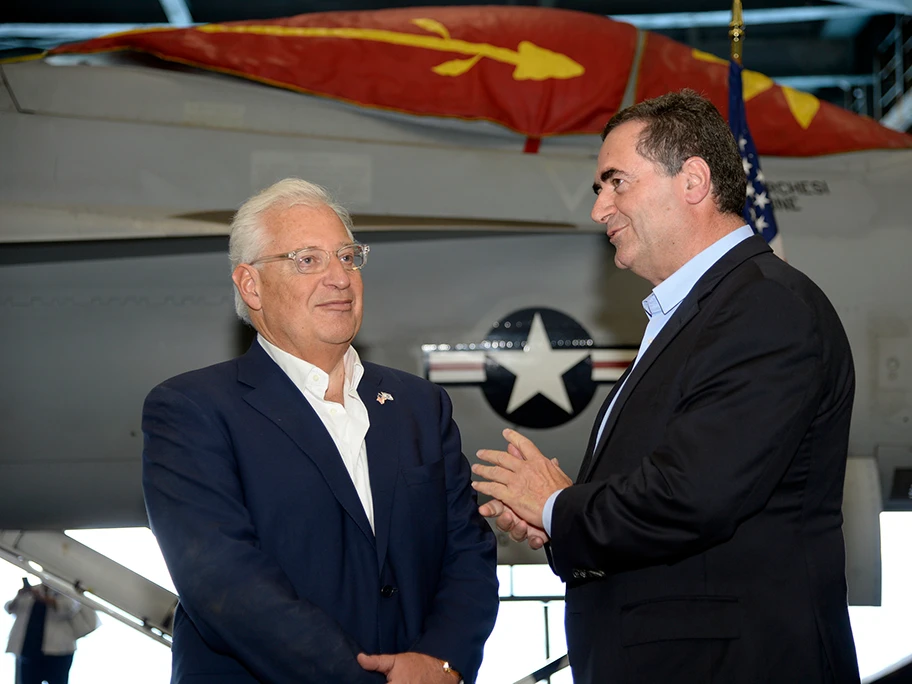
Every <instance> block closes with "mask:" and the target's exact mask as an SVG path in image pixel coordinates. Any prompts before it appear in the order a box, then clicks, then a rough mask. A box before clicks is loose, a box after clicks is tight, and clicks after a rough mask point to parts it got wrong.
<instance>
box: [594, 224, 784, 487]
mask: <svg viewBox="0 0 912 684" xmlns="http://www.w3.org/2000/svg"><path fill="white" fill-rule="evenodd" d="M770 251H772V250H771V249H770V247H769V245H767V243H766V242H765V241H764V240H763V238H760V237H757V236H756V235H755V236H753V237H750V238H747V239H746V240H743V241H742V242H740V243H738V244H737V245H735V246H734V247H733V248H732V249H731V250H729V251H728V252H727V253H726V254H724V255H723V256H722V258H721V259H719V261H717V262H716V263H715V264H713V265H712V266H711V267H710V268H709V270H708V271H706V273H704V274H703V276H702V277H701V278H700V279H699V280H698V281H697V282H696V284H695V285H694V286H693V289H691V291H690V292H689V293H688V295H687V296H686V297H684V300H683V301H682V302H681V304H680V306H679V307H678V310H677V311H675V312H674V314H673V315H672V316H671V318H670V319H668V322H666V323H665V325H664V326H663V327H662V331H661V332H660V333H659V334H658V336H657V337H656V338H655V340H653V342H652V344H650V345H649V349H647V350H646V352H645V353H644V354H643V356H642V358H640V360H639V363H637V364H636V367H634V368H633V369H632V370H631V368H628V369H627V373H625V377H626V376H627V374H628V373H629V377H627V381H626V382H623V377H622V378H621V380H619V381H618V382H617V384H616V385H615V388H618V387H620V386H621V384H622V383H623V389H622V390H617V389H615V390H612V392H611V394H609V395H608V399H607V400H606V406H607V405H608V404H610V399H611V397H613V396H614V394H615V391H620V392H621V393H620V395H619V396H618V398H617V401H616V402H615V405H614V409H613V410H612V411H611V415H610V416H608V422H607V423H606V424H605V429H604V430H603V431H602V437H601V439H600V440H599V442H598V444H597V445H594V446H593V445H592V442H593V440H594V435H593V437H591V438H590V448H591V449H592V453H591V456H589V457H588V459H584V461H583V466H582V467H581V468H580V474H579V477H578V478H577V482H586V481H587V479H588V478H589V475H591V473H592V469H593V467H594V466H595V463H596V462H597V461H598V459H599V458H600V457H601V455H602V452H603V451H604V449H605V445H606V444H607V443H608V438H609V437H610V436H611V433H612V431H613V430H614V427H615V425H617V419H618V415H620V413H621V410H622V409H623V408H624V404H625V403H626V402H627V399H628V398H629V397H630V395H631V394H632V393H633V391H634V390H635V389H636V387H637V385H638V384H639V382H640V380H641V379H642V378H643V376H644V375H645V374H646V371H648V370H649V367H650V366H651V365H652V364H653V362H654V361H655V360H656V359H657V358H658V356H659V354H661V353H662V351H664V350H665V349H666V348H667V347H668V345H669V344H671V342H672V340H674V338H675V337H676V336H677V334H678V333H679V332H680V331H681V330H682V329H683V328H684V326H685V325H687V324H688V323H689V322H690V320H691V319H692V318H693V317H694V316H696V315H697V313H698V312H699V311H700V305H701V303H702V302H703V300H704V299H705V298H706V297H708V296H709V295H710V294H711V293H712V291H713V290H714V289H715V288H716V285H718V284H719V283H720V282H721V281H722V279H723V278H724V277H725V276H726V275H728V274H729V273H731V271H733V270H734V269H735V267H737V266H739V265H740V264H742V263H743V262H744V261H746V260H747V259H749V258H751V257H754V256H756V255H757V254H761V253H763V252H770ZM605 410H607V409H605ZM603 419H604V411H601V412H600V413H599V420H598V422H597V423H596V425H595V430H594V434H595V433H597V431H598V426H599V425H601V421H602V420H603ZM587 452H588V450H587Z"/></svg>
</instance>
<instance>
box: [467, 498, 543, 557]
mask: <svg viewBox="0 0 912 684" xmlns="http://www.w3.org/2000/svg"><path fill="white" fill-rule="evenodd" d="M478 512H479V513H481V514H482V515H483V516H484V517H486V518H495V520H494V524H495V525H497V529H499V530H502V531H503V532H506V533H508V534H509V535H510V539H512V540H513V541H516V542H523V541H527V540H528V542H529V547H530V548H532V549H540V548H541V547H543V546H544V545H545V542H547V541H549V537H548V533H547V532H545V531H544V530H543V529H541V528H539V527H535V526H534V525H530V524H529V523H527V522H526V521H525V520H523V519H522V518H520V517H519V516H518V515H516V513H514V512H513V511H512V510H511V509H510V507H509V506H507V505H505V504H504V502H503V501H499V500H498V499H491V500H490V501H488V502H487V503H485V504H482V505H481V506H479V507H478Z"/></svg>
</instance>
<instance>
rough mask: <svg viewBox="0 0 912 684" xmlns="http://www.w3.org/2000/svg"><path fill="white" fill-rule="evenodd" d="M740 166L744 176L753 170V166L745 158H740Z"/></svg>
mask: <svg viewBox="0 0 912 684" xmlns="http://www.w3.org/2000/svg"><path fill="white" fill-rule="evenodd" d="M741 166H743V167H744V173H745V174H750V172H751V169H752V168H754V165H753V164H751V163H750V162H749V161H747V157H741Z"/></svg>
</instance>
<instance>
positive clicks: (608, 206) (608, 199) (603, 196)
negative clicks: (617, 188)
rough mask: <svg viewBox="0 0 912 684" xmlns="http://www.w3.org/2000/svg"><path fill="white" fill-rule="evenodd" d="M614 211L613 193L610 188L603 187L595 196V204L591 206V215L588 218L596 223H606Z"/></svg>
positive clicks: (615, 209)
mask: <svg viewBox="0 0 912 684" xmlns="http://www.w3.org/2000/svg"><path fill="white" fill-rule="evenodd" d="M616 211H617V208H616V207H615V206H614V193H613V192H611V188H608V187H605V188H602V191H601V192H600V193H599V194H598V195H596V196H595V203H594V204H593V205H592V213H590V214H589V216H591V217H592V220H593V221H595V222H596V223H608V221H609V219H610V218H611V217H612V216H613V215H614V213H615V212H616Z"/></svg>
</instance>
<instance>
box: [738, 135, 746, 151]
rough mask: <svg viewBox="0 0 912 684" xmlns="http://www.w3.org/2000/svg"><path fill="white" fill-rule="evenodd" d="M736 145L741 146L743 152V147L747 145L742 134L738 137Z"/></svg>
mask: <svg viewBox="0 0 912 684" xmlns="http://www.w3.org/2000/svg"><path fill="white" fill-rule="evenodd" d="M738 147H739V148H741V151H742V152H744V148H745V147H747V138H745V137H744V136H743V135H742V136H741V137H740V138H738Z"/></svg>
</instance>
